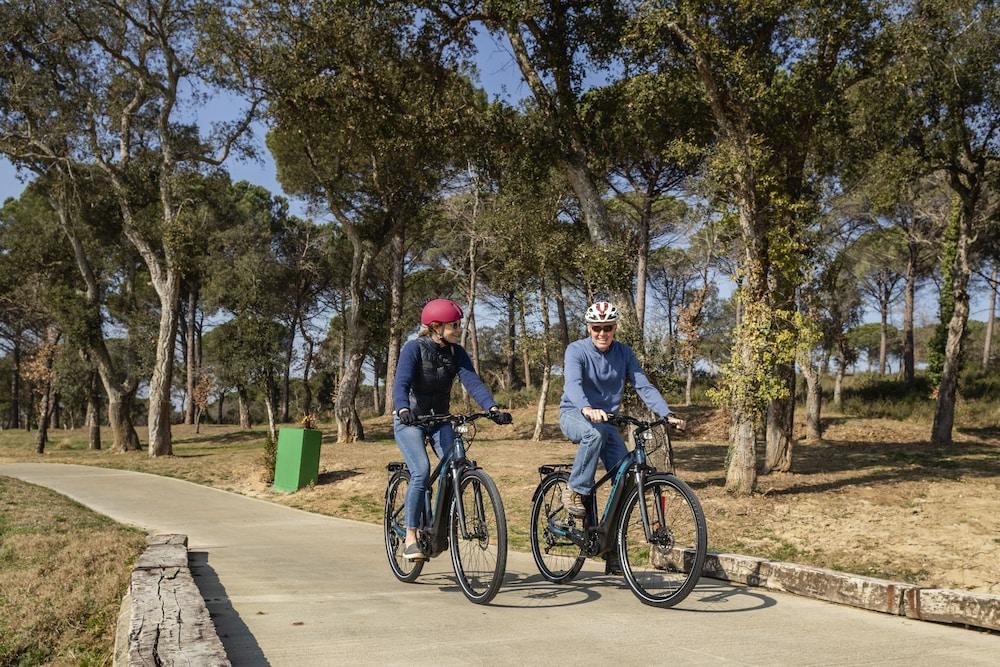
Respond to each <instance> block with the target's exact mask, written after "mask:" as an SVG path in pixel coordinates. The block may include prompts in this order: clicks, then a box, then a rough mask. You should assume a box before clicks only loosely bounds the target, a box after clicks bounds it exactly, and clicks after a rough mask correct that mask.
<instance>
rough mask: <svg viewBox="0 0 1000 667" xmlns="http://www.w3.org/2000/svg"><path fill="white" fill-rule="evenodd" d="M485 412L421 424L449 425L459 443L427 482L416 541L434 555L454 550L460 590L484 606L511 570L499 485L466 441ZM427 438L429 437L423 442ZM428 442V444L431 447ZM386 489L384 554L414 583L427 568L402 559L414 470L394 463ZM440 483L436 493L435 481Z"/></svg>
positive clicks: (435, 418) (429, 419)
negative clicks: (474, 458)
mask: <svg viewBox="0 0 1000 667" xmlns="http://www.w3.org/2000/svg"><path fill="white" fill-rule="evenodd" d="M481 417H489V415H488V414H487V413H476V414H471V415H440V416H438V415H429V416H426V417H420V418H419V419H418V420H417V421H416V425H418V426H435V425H438V424H442V423H444V422H450V423H451V424H452V426H453V427H454V429H455V442H454V445H453V446H452V450H451V451H450V452H445V455H444V456H443V457H442V458H441V460H440V461H439V462H438V465H437V467H435V468H434V472H433V473H431V476H430V478H429V479H428V480H427V492H426V493H425V494H424V511H423V514H422V520H423V525H422V526H421V527H420V529H419V530H418V531H417V542H418V543H419V544H420V546H421V548H422V550H423V552H424V553H425V554H428V555H429V556H430V557H434V556H438V555H440V554H441V553H442V552H443V551H445V550H446V549H448V547H449V542H450V546H451V564H452V567H453V568H454V570H455V577H456V579H458V585H459V586H460V587H461V588H462V592H463V593H465V596H466V597H467V598H469V600H471V601H472V602H475V603H477V604H485V603H487V602H489V601H490V600H492V599H493V597H494V596H495V595H496V594H497V591H499V590H500V584H501V583H502V582H503V576H504V571H505V569H506V567H507V518H506V515H505V514H504V509H503V501H502V500H501V499H500V492H499V491H498V490H497V486H496V484H494V482H493V480H492V479H490V476H489V475H487V474H486V472H485V471H483V470H482V469H481V468H480V467H479V466H477V465H476V462H475V461H472V460H470V459H469V458H467V457H466V447H465V443H466V439H468V441H469V442H470V443H471V441H472V438H473V437H474V434H475V426H474V425H473V422H474V421H476V420H477V419H479V418H481ZM428 440H429V437H426V436H425V442H427V441H428ZM427 444H429V442H428V443H427ZM387 469H388V471H389V483H388V485H387V486H386V490H385V515H384V527H385V550H386V554H387V555H388V557H389V567H390V568H391V569H392V573H393V574H394V575H395V576H396V578H397V579H399V580H400V581H405V582H407V583H409V582H412V581H414V580H416V578H417V577H418V576H420V571H421V570H422V569H423V567H424V561H422V560H406V559H405V558H403V545H404V542H405V539H406V526H405V525H404V521H403V517H404V507H405V501H406V490H407V489H408V488H409V485H410V471H409V470H408V469H407V468H406V464H405V463H402V462H394V463H390V464H389V465H388V466H387ZM438 480H440V481H439V483H438V485H437V491H436V493H435V492H434V482H435V481H438Z"/></svg>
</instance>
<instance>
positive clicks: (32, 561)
mask: <svg viewBox="0 0 1000 667" xmlns="http://www.w3.org/2000/svg"><path fill="white" fill-rule="evenodd" d="M145 544H146V540H145V535H144V534H143V533H142V532H141V531H138V530H134V529H132V528H126V527H125V526H121V525H119V524H116V523H115V522H114V521H112V520H110V519H108V518H106V517H103V516H101V515H99V514H95V513H94V512H91V511H90V510H88V509H86V508H85V507H83V506H81V505H78V504H77V503H75V502H73V501H71V500H69V499H68V498H65V497H63V496H60V495H58V494H56V493H53V492H52V491H49V490H48V489H45V488H43V487H39V486H35V485H33V484H26V483H24V482H21V481H19V480H15V479H11V478H9V477H0V665H19V666H24V667H27V666H28V665H42V664H45V665H110V664H111V658H112V650H113V645H114V633H115V624H116V622H117V617H118V609H119V606H120V604H121V599H122V595H123V594H124V593H125V589H126V588H127V587H128V578H129V573H130V572H131V568H132V563H133V561H134V560H135V558H136V557H137V556H138V555H139V553H141V552H142V550H143V549H144V548H145Z"/></svg>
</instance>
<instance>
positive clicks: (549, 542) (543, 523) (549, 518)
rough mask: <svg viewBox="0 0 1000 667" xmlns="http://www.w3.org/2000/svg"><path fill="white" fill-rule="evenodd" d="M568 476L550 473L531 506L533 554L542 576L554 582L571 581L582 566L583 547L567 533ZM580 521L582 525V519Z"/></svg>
mask: <svg viewBox="0 0 1000 667" xmlns="http://www.w3.org/2000/svg"><path fill="white" fill-rule="evenodd" d="M568 481H569V475H567V474H565V473H560V474H556V475H549V476H548V477H546V478H545V479H543V480H542V482H541V483H540V484H539V485H538V490H537V491H535V502H534V503H533V504H532V506H531V555H532V556H534V558H535V565H537V566H538V571H539V572H540V573H541V575H542V577H543V578H544V579H546V580H548V581H551V582H552V583H555V584H562V583H565V582H567V581H570V580H571V579H572V578H573V577H575V576H576V575H577V574H578V573H579V572H580V568H582V567H583V562H584V561H585V560H586V558H585V557H584V556H583V550H582V549H581V548H580V546H579V545H577V544H575V543H574V542H573V541H572V540H570V539H569V537H567V536H566V531H567V530H568V529H569V523H570V516H569V512H567V511H566V508H565V507H563V503H562V492H563V489H565V488H566V484H567V482H568ZM576 521H579V524H580V527H581V528H582V527H583V521H580V520H576Z"/></svg>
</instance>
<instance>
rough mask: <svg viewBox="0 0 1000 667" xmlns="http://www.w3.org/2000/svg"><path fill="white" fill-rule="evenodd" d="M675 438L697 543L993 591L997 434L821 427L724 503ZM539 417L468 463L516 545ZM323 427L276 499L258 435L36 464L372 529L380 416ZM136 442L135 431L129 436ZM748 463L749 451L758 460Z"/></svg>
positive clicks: (388, 446)
mask: <svg viewBox="0 0 1000 667" xmlns="http://www.w3.org/2000/svg"><path fill="white" fill-rule="evenodd" d="M682 412H687V417H688V418H689V420H690V421H691V422H692V423H693V424H694V426H693V428H691V429H690V433H689V435H688V436H687V437H689V438H690V439H689V440H685V441H681V442H677V443H675V451H676V458H677V467H678V474H679V475H680V476H681V477H682V478H683V479H685V480H686V481H688V482H689V483H690V484H691V485H692V486H693V487H694V488H695V490H696V491H697V493H698V495H699V497H700V498H701V500H702V504H703V505H704V507H705V511H706V516H707V519H708V525H709V542H710V548H711V549H713V550H718V551H732V552H738V553H746V554H752V555H757V556H764V557H769V558H776V559H782V560H791V561H796V562H800V563H805V564H811V565H817V566H821V567H831V568H835V569H841V570H844V571H850V572H855V573H859V574H868V575H872V576H881V577H887V578H893V579H902V580H906V581H911V582H914V583H921V584H924V585H934V586H944V587H954V588H966V589H970V590H978V591H983V592H993V593H1000V542H998V541H997V539H996V536H997V535H1000V493H998V491H1000V431H998V430H996V429H993V430H991V429H970V430H967V431H965V432H957V433H956V444H955V445H954V447H952V448H950V449H948V450H946V451H936V450H934V449H932V448H931V447H930V445H929V444H928V443H927V442H926V438H927V435H928V433H929V431H930V425H929V424H926V423H922V422H919V421H912V420H911V421H906V422H900V421H893V420H886V419H855V418H847V417H842V416H832V417H829V418H828V422H829V426H828V429H827V433H826V436H827V440H825V441H824V442H822V443H807V442H802V443H800V444H799V445H798V448H797V450H796V454H795V471H794V472H791V473H783V474H774V475H766V476H762V477H761V478H760V481H759V486H758V488H759V493H757V494H755V495H754V496H752V497H750V498H734V497H732V496H730V495H728V494H727V493H725V491H724V490H723V488H722V484H723V481H724V478H725V471H724V469H723V461H724V460H725V453H726V446H725V445H724V444H720V443H723V442H724V437H725V427H726V422H725V419H724V418H721V417H720V416H719V415H717V414H715V413H714V412H713V411H711V410H708V409H705V408H692V409H690V410H687V411H682ZM555 417H556V415H555V411H554V410H553V411H552V412H551V413H550V414H549V417H548V419H549V423H550V424H553V426H550V427H548V428H547V429H546V432H545V435H546V437H547V438H548V439H546V440H544V441H542V442H540V443H535V442H531V441H529V440H527V437H528V436H529V434H530V429H531V426H530V424H531V422H532V419H533V411H531V410H520V411H515V425H514V426H513V427H498V426H495V425H492V424H486V425H484V426H482V427H481V429H480V432H479V434H478V437H477V438H476V440H475V443H474V444H473V446H472V447H471V451H470V457H471V458H474V459H476V460H478V462H479V464H480V465H481V466H482V467H484V468H485V469H486V470H487V471H488V472H489V473H490V474H491V475H492V476H493V478H494V479H495V480H496V481H497V484H498V486H499V487H500V491H501V493H502V495H503V500H504V505H505V507H506V511H507V516H508V526H509V530H510V538H511V545H512V546H513V547H514V548H518V549H522V550H526V549H527V544H528V541H527V540H528V538H527V535H528V533H527V526H528V516H529V512H530V501H531V494H532V491H533V490H534V488H535V485H536V484H537V483H538V474H537V468H538V466H539V465H541V464H543V463H552V462H569V461H571V460H572V457H573V455H574V453H575V448H574V447H573V446H572V445H570V444H568V443H566V442H564V441H563V440H562V439H561V438H560V436H559V433H558V428H557V427H556V426H554V424H555ZM319 428H320V429H321V430H323V431H324V434H325V435H324V447H323V452H322V457H321V461H320V478H319V482H318V483H317V484H316V485H315V486H314V487H312V488H308V489H303V490H302V491H300V492H298V493H295V494H291V495H287V496H286V495H283V494H278V493H274V492H272V491H271V490H270V489H269V488H267V486H266V485H265V484H264V482H263V481H262V475H261V473H262V470H261V468H260V465H259V461H260V458H261V454H262V451H263V429H261V430H257V431H253V432H241V431H238V430H234V427H231V426H230V427H213V426H208V427H206V426H203V427H202V431H203V433H202V435H200V436H196V435H195V434H194V433H193V429H191V427H184V426H175V430H174V434H175V443H176V444H175V456H173V457H169V458H161V459H149V458H148V457H147V456H146V455H145V453H130V454H125V455H115V454H110V453H107V452H88V451H86V450H85V449H84V447H85V434H84V433H83V432H82V431H80V432H72V433H62V432H56V433H55V438H56V442H55V443H54V445H53V446H52V447H51V448H50V451H49V453H47V454H46V455H45V460H50V461H61V462H72V463H84V464H94V465H102V466H111V467H116V468H128V469H135V470H142V471H146V472H152V473H158V474H164V475H170V476H175V477H181V478H184V479H188V480H191V481H195V482H199V483H204V484H210V485H212V486H216V487H219V488H223V489H227V490H230V491H235V492H238V493H243V494H246V495H251V496H256V497H261V498H266V499H268V500H271V501H274V502H278V503H282V504H286V505H290V506H293V507H299V508H302V509H307V510H310V511H314V512H320V513H324V514H331V515H334V516H341V517H348V518H353V519H359V520H363V521H369V522H376V523H377V522H380V521H381V517H382V502H383V492H384V488H385V482H386V471H385V464H386V463H388V462H389V461H394V460H399V459H400V455H399V451H398V449H397V448H396V445H395V443H394V441H393V440H392V433H391V429H390V422H389V419H388V418H385V417H383V418H376V419H372V420H368V421H366V428H367V435H368V438H369V439H368V440H366V441H364V442H358V443H354V444H350V445H337V444H335V442H334V438H335V433H336V429H335V428H333V427H332V426H331V425H329V424H321V425H320V426H319ZM142 435H145V434H142ZM760 454H761V456H762V455H763V453H762V452H761V453H760ZM4 460H7V461H10V460H37V457H35V456H34V455H33V454H31V440H30V437H27V436H26V435H25V434H23V433H21V434H14V435H12V434H10V433H9V432H8V433H4V434H0V461H4Z"/></svg>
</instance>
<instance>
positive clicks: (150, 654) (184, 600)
mask: <svg viewBox="0 0 1000 667" xmlns="http://www.w3.org/2000/svg"><path fill="white" fill-rule="evenodd" d="M146 543H147V544H148V546H147V547H146V550H145V551H144V552H143V553H142V555H140V556H139V558H138V560H137V561H136V564H135V567H134V568H133V569H132V578H131V582H130V584H129V590H128V592H126V593H125V597H124V598H123V599H122V606H121V610H120V611H119V614H118V627H117V631H116V633H115V654H114V663H113V664H114V665H116V666H119V665H120V666H122V667H125V666H127V667H138V666H140V665H142V666H145V665H156V666H157V667H159V666H160V665H205V666H213V667H231V665H230V662H229V658H228V657H227V656H226V650H225V648H224V647H223V646H222V642H221V641H220V640H219V635H218V633H216V631H215V625H214V623H212V619H211V616H210V615H209V613H208V608H207V607H206V606H205V600H204V599H203V598H202V596H201V592H200V591H199V590H198V586H197V585H196V584H195V583H194V578H193V577H192V576H191V570H190V569H189V568H188V559H187V555H188V554H187V535H150V536H149V537H147V538H146Z"/></svg>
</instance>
